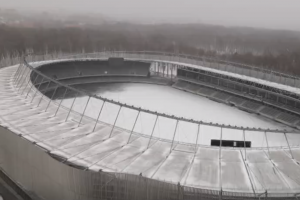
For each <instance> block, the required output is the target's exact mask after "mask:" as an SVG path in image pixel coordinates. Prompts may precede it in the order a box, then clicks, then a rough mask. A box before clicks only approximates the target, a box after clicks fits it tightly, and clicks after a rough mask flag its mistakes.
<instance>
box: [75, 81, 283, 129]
mask: <svg viewBox="0 0 300 200" xmlns="http://www.w3.org/2000/svg"><path fill="white" fill-rule="evenodd" d="M80 88H82V89H85V90H89V91H91V92H93V93H95V94H97V95H100V96H103V97H106V98H109V99H114V100H116V101H120V102H122V103H127V104H129V105H135V106H137V107H142V108H144V109H149V110H153V111H158V112H162V113H166V114H170V115H175V116H180V117H185V118H188V119H194V120H199V121H200V120H201V121H205V122H213V123H220V124H229V125H234V126H245V127H256V128H270V129H282V128H286V127H285V126H284V125H281V124H278V123H276V122H273V121H271V120H268V119H266V118H263V117H260V116H258V115H255V114H250V113H247V112H244V111H241V110H239V109H237V108H235V107H230V106H228V105H225V104H222V103H217V102H214V101H211V100H209V99H207V98H205V97H201V96H198V95H194V94H190V93H188V92H183V91H180V90H177V89H174V88H172V87H169V86H161V85H150V84H135V83H124V84H97V85H96V84H93V85H85V86H81V87H80Z"/></svg>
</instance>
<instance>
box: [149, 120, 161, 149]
mask: <svg viewBox="0 0 300 200" xmlns="http://www.w3.org/2000/svg"><path fill="white" fill-rule="evenodd" d="M157 120H158V115H156V118H155V122H154V125H153V128H152V132H151V135H150V138H149V142H148V145H147V149H148V148H149V146H150V142H151V139H152V136H153V133H154V130H155V126H156V123H157Z"/></svg>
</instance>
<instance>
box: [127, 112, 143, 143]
mask: <svg viewBox="0 0 300 200" xmlns="http://www.w3.org/2000/svg"><path fill="white" fill-rule="evenodd" d="M140 113H141V111H140V110H139V112H138V114H137V116H136V118H135V121H134V124H133V127H132V129H131V131H130V135H129V138H128V141H127V144H128V143H129V142H130V139H131V135H132V133H133V131H134V128H135V125H136V122H137V120H138V118H139V116H140Z"/></svg>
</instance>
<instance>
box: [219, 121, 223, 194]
mask: <svg viewBox="0 0 300 200" xmlns="http://www.w3.org/2000/svg"><path fill="white" fill-rule="evenodd" d="M222 135H223V128H222V127H221V135H220V147H219V148H220V149H219V181H220V189H222V163H221V160H222Z"/></svg>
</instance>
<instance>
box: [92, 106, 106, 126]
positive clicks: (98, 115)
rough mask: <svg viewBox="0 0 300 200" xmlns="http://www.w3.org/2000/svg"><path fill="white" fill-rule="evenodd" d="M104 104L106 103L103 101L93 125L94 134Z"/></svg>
mask: <svg viewBox="0 0 300 200" xmlns="http://www.w3.org/2000/svg"><path fill="white" fill-rule="evenodd" d="M105 103H106V101H103V103H102V106H101V108H100V111H99V114H98V116H97V120H96V123H95V125H94V128H93V132H95V130H96V127H97V124H98V121H99V118H100V115H101V113H102V110H103V107H104V104H105Z"/></svg>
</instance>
